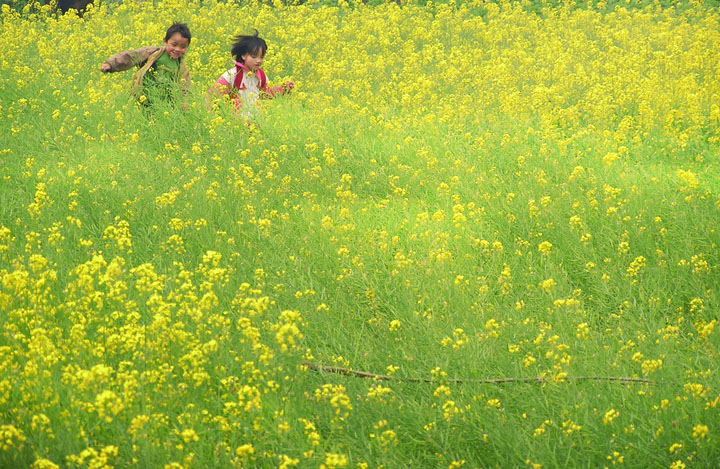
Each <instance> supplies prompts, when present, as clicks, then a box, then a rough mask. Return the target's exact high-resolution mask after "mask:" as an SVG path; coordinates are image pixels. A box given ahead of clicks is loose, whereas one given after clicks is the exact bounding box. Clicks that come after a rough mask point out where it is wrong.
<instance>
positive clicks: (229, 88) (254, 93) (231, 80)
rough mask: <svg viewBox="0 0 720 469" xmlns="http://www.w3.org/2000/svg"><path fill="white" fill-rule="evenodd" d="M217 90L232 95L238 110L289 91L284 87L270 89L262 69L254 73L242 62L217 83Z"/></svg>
mask: <svg viewBox="0 0 720 469" xmlns="http://www.w3.org/2000/svg"><path fill="white" fill-rule="evenodd" d="M215 89H216V90H217V91H219V92H220V93H222V94H227V95H230V97H231V98H232V99H233V101H234V102H235V105H236V106H237V107H238V108H239V107H241V106H242V105H243V104H245V103H247V104H254V103H255V102H256V101H257V100H258V98H261V99H271V98H274V97H275V96H278V95H280V94H284V93H286V92H287V91H288V90H286V89H285V88H284V87H282V86H276V87H273V88H269V87H268V86H267V75H265V72H264V71H263V70H262V69H261V68H258V69H257V70H255V72H252V71H251V70H250V69H249V68H248V67H246V66H245V64H244V63H242V62H235V67H234V68H231V69H230V70H228V71H226V72H225V73H223V74H222V76H221V77H220V78H218V79H217V81H216V82H215Z"/></svg>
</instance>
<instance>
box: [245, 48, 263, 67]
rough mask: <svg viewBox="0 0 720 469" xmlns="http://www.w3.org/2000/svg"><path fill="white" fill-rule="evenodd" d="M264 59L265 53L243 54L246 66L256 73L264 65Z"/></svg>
mask: <svg viewBox="0 0 720 469" xmlns="http://www.w3.org/2000/svg"><path fill="white" fill-rule="evenodd" d="M264 57H265V54H264V53H263V51H261V50H259V51H257V52H253V53H248V54H243V56H242V59H243V63H244V64H245V66H246V67H247V68H249V69H250V70H252V71H253V72H254V71H255V70H257V69H258V68H260V66H261V65H262V64H263V58H264Z"/></svg>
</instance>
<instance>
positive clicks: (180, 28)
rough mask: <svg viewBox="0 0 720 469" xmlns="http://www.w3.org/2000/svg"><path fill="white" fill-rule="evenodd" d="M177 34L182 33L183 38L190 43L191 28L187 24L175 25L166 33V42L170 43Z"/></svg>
mask: <svg viewBox="0 0 720 469" xmlns="http://www.w3.org/2000/svg"><path fill="white" fill-rule="evenodd" d="M175 33H180V35H181V36H182V37H184V38H185V39H187V40H188V44H189V43H190V39H192V36H191V35H190V28H188V26H187V25H186V24H185V23H173V25H172V26H170V27H169V28H168V30H167V32H166V33H165V41H169V40H170V38H171V37H172V36H173V34H175Z"/></svg>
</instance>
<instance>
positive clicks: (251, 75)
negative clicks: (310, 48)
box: [211, 30, 294, 113]
mask: <svg viewBox="0 0 720 469" xmlns="http://www.w3.org/2000/svg"><path fill="white" fill-rule="evenodd" d="M234 41H235V42H234V43H233V45H232V49H231V50H230V53H231V54H232V56H233V57H234V58H235V67H234V68H231V69H230V70H228V71H227V72H225V73H223V75H222V76H221V77H220V78H218V80H217V81H216V82H215V84H214V85H213V87H212V88H211V92H214V93H216V94H222V95H227V96H228V97H229V98H231V99H232V100H233V102H234V103H235V107H236V108H238V109H240V108H241V107H243V106H253V105H255V103H256V101H257V99H258V98H261V99H271V98H274V97H275V96H279V95H282V94H286V93H288V92H290V90H291V89H293V86H294V83H293V82H291V81H289V82H286V83H284V84H283V85H282V86H276V87H273V88H268V86H267V75H265V72H264V71H263V69H262V68H260V66H261V65H262V64H263V59H264V58H265V52H266V51H267V43H266V42H265V40H264V39H262V38H260V37H258V31H257V30H255V34H254V35H252V36H243V35H239V36H236V37H235V38H234ZM245 112H246V113H248V112H249V110H248V109H247V108H246V111H245Z"/></svg>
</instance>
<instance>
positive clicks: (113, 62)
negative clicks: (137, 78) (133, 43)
mask: <svg viewBox="0 0 720 469" xmlns="http://www.w3.org/2000/svg"><path fill="white" fill-rule="evenodd" d="M157 50H158V47H156V46H146V47H141V48H140V49H135V50H127V51H125V52H120V53H118V54H115V55H113V56H112V57H110V58H109V59H107V60H106V61H105V62H104V63H103V64H102V65H101V66H100V70H101V71H103V72H105V73H108V72H122V71H124V70H130V69H131V68H133V67H136V66H138V65H140V64H142V63H143V62H145V61H146V60H147V59H148V57H150V55H152V53H153V52H156V51H157Z"/></svg>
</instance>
